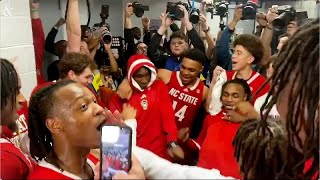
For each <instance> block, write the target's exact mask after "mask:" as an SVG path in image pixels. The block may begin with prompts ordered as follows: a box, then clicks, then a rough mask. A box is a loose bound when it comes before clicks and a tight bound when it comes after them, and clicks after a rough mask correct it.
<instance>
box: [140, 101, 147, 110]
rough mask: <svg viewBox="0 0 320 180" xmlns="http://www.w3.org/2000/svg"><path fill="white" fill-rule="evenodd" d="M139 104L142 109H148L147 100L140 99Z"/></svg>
mask: <svg viewBox="0 0 320 180" xmlns="http://www.w3.org/2000/svg"><path fill="white" fill-rule="evenodd" d="M140 104H141V107H142V109H143V110H147V109H148V101H147V100H146V99H144V100H142V101H141V102H140Z"/></svg>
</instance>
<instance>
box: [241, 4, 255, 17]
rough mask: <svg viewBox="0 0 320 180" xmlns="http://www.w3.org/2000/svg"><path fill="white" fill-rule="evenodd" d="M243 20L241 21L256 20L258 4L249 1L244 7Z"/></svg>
mask: <svg viewBox="0 0 320 180" xmlns="http://www.w3.org/2000/svg"><path fill="white" fill-rule="evenodd" d="M242 8H243V11H242V18H241V20H249V19H251V20H252V19H256V15H257V8H258V6H257V4H256V3H253V2H252V1H248V2H247V3H246V4H244V5H242Z"/></svg>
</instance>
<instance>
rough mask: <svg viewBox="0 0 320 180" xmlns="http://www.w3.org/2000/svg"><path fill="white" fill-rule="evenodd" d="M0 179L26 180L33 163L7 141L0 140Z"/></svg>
mask: <svg viewBox="0 0 320 180" xmlns="http://www.w3.org/2000/svg"><path fill="white" fill-rule="evenodd" d="M0 151H1V153H0V156H1V163H0V166H1V172H0V179H26V178H27V176H28V174H29V173H30V172H32V170H33V166H34V165H35V164H34V162H33V161H32V160H31V159H29V158H28V157H27V156H25V155H24V153H23V152H22V151H21V150H20V149H18V148H17V147H16V146H15V145H14V144H12V143H11V142H9V141H8V140H6V139H4V138H1V139H0Z"/></svg>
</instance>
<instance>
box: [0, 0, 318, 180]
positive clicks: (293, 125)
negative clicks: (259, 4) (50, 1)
mask: <svg viewBox="0 0 320 180" xmlns="http://www.w3.org/2000/svg"><path fill="white" fill-rule="evenodd" d="M39 5H40V3H39V2H31V3H30V7H31V9H30V13H31V23H32V30H33V40H34V48H35V58H36V61H35V62H36V70H37V82H38V84H37V86H36V87H34V89H33V91H32V94H31V97H30V100H26V99H25V98H24V96H23V94H22V93H21V81H20V78H19V75H18V73H17V71H16V69H15V65H14V64H12V62H10V61H9V60H7V59H4V58H1V66H0V68H1V139H0V150H1V153H0V156H1V173H0V178H1V179H4V180H5V179H100V178H101V177H103V175H101V173H100V168H101V167H100V146H101V132H100V128H101V126H103V125H104V124H106V123H107V124H108V123H111V124H119V125H120V124H121V125H124V124H126V125H127V126H129V127H131V128H132V132H133V136H132V157H131V167H130V169H128V168H129V167H127V166H128V164H122V163H121V158H122V157H123V156H125V155H123V152H117V151H115V152H114V154H107V155H106V157H103V158H105V159H110V162H111V161H112V162H117V164H113V166H117V168H121V167H122V166H123V167H126V168H123V169H124V170H128V173H127V174H124V173H116V174H114V175H113V177H112V178H113V179H319V109H320V107H319V105H320V103H319V102H320V101H319V29H320V24H319V18H318V19H315V20H314V21H312V22H306V23H303V22H299V21H298V20H296V19H294V20H292V21H290V22H289V24H288V25H287V28H286V29H285V30H284V32H283V34H282V35H281V36H279V37H278V42H279V43H278V44H277V46H276V47H272V44H271V41H272V39H273V36H275V34H274V31H275V29H274V27H273V21H274V20H275V19H276V18H277V17H278V16H279V14H278V12H277V9H276V8H275V7H274V6H273V7H271V8H269V9H268V12H267V13H259V14H258V15H257V17H256V20H257V22H258V23H259V25H260V27H261V28H262V31H261V32H260V33H256V34H241V35H235V29H236V25H237V23H238V22H239V21H241V19H242V11H243V7H242V6H236V8H235V12H234V16H233V19H232V20H231V21H230V22H229V24H228V25H227V26H226V27H225V28H224V29H223V30H222V31H221V32H220V33H219V34H220V35H219V36H218V37H217V40H216V41H215V38H213V36H212V35H211V34H210V28H209V24H208V23H207V21H206V16H205V15H204V14H200V15H199V22H198V24H193V23H191V22H190V18H189V13H188V11H187V9H186V7H184V6H183V5H179V7H180V8H181V9H182V10H183V12H184V16H183V17H182V18H181V19H180V21H181V27H178V25H177V24H176V22H175V21H174V20H173V18H172V17H170V15H169V13H162V14H161V15H160V20H161V25H160V27H159V29H157V30H150V19H149V18H148V17H142V18H141V20H142V25H143V31H142V32H141V30H140V29H139V28H137V27H132V22H131V17H132V16H133V15H134V8H133V5H132V3H127V4H126V6H125V9H124V11H125V13H124V40H125V43H126V44H125V46H124V47H123V49H122V50H123V51H118V53H114V51H112V42H106V41H104V40H103V39H104V37H103V36H104V35H103V32H104V33H105V31H106V28H107V25H106V24H104V23H101V24H99V26H98V29H99V28H100V29H99V32H100V33H99V35H98V36H96V35H93V34H92V33H90V32H83V31H84V28H81V24H80V11H79V0H68V6H67V11H66V13H67V14H66V19H65V20H64V19H60V20H59V21H58V22H57V24H56V25H55V26H54V27H53V28H52V29H51V31H50V32H49V34H48V35H47V37H46V38H45V36H44V31H43V27H42V22H41V18H40V15H39V12H38V10H39V8H41V7H40V6H39ZM206 8H207V7H206V4H205V3H202V4H201V8H200V9H201V11H202V12H205V11H206ZM164 11H165V9H164ZM101 18H102V15H101ZM64 23H65V24H66V30H67V40H58V41H57V42H55V36H56V35H57V32H58V30H59V27H61V26H62V25H63V24H64ZM196 27H199V30H197V29H198V28H196ZM169 28H171V30H172V31H173V32H172V34H171V35H170V36H168V29H169ZM85 31H86V30H85ZM142 34H143V41H140V39H141V37H142ZM232 37H233V38H234V40H233V41H232V45H231V46H230V45H229V43H230V41H231V39H232ZM272 49H276V51H277V52H276V53H273V51H272ZM45 51H47V52H49V53H52V54H54V55H56V56H57V57H58V58H59V60H56V61H54V62H53V63H52V64H50V65H49V67H48V69H47V74H48V78H47V79H45V78H44V75H43V72H42V64H43V62H44V61H45V60H44V52H45ZM124 154H128V152H125V153H124ZM114 158H115V159H114ZM101 161H103V160H101ZM110 167H111V166H110ZM111 168H112V167H111Z"/></svg>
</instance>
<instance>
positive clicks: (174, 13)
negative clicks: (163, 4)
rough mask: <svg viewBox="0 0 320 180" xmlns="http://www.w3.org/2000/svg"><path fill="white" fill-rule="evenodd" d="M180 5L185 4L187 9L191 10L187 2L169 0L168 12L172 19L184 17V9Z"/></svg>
mask: <svg viewBox="0 0 320 180" xmlns="http://www.w3.org/2000/svg"><path fill="white" fill-rule="evenodd" d="M179 5H183V6H184V7H185V8H186V9H187V11H189V7H188V4H187V3H183V2H181V1H179V2H176V3H175V2H168V3H167V10H166V13H169V16H170V18H171V20H180V19H181V18H183V17H184V11H183V9H182V8H181V7H180V6H179Z"/></svg>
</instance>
